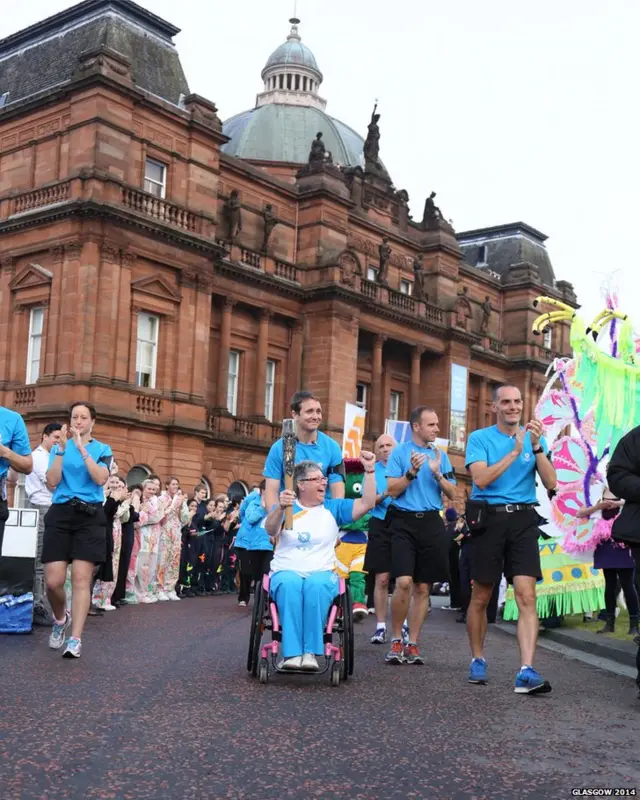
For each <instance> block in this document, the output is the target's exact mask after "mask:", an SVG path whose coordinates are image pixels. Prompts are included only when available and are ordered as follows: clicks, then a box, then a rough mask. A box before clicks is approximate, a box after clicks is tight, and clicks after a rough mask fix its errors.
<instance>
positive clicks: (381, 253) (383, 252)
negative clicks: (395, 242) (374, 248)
mask: <svg viewBox="0 0 640 800" xmlns="http://www.w3.org/2000/svg"><path fill="white" fill-rule="evenodd" d="M378 257H379V259H380V268H379V270H378V283H382V284H384V285H385V286H386V284H387V277H388V273H389V259H390V258H391V248H390V247H389V239H388V238H387V237H386V236H383V237H382V244H381V245H380V246H379V247H378Z"/></svg>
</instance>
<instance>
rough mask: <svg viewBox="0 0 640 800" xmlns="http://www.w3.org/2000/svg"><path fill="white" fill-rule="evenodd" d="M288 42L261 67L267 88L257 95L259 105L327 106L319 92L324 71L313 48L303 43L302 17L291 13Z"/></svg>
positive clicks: (257, 106) (277, 48) (322, 107)
mask: <svg viewBox="0 0 640 800" xmlns="http://www.w3.org/2000/svg"><path fill="white" fill-rule="evenodd" d="M289 22H290V24H291V30H290V31H289V35H288V36H287V40H286V42H283V44H281V45H280V46H279V47H276V49H275V50H274V51H273V53H271V55H270V56H269V58H268V59H267V63H266V64H265V66H264V69H263V70H262V80H263V81H264V91H263V92H261V94H259V95H258V96H257V97H256V108H259V107H260V106H264V105H268V104H269V103H283V104H285V105H294V106H311V107H312V108H320V109H324V108H325V107H326V105H327V101H326V100H324V99H323V98H322V97H320V95H319V94H318V89H319V87H320V84H321V83H322V73H321V72H320V69H319V68H318V63H317V61H316V58H315V56H314V55H313V53H312V52H311V50H310V49H309V48H308V47H307V46H306V45H305V44H303V43H302V39H301V38H300V34H299V32H298V25H299V24H300V20H299V19H298V18H297V17H291V19H290V20H289Z"/></svg>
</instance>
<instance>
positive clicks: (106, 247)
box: [100, 242, 120, 264]
mask: <svg viewBox="0 0 640 800" xmlns="http://www.w3.org/2000/svg"><path fill="white" fill-rule="evenodd" d="M119 256H120V249H119V248H118V246H117V245H115V244H113V243H112V242H102V244H101V245H100V257H101V258H102V260H103V261H109V262H111V263H112V264H117V263H118V261H119V260H120V259H119Z"/></svg>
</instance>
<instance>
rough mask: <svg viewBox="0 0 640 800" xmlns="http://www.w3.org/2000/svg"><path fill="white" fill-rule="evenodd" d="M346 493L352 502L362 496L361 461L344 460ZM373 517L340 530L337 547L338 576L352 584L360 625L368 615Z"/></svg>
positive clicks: (354, 610)
mask: <svg viewBox="0 0 640 800" xmlns="http://www.w3.org/2000/svg"><path fill="white" fill-rule="evenodd" d="M344 470H345V494H344V496H345V497H346V498H348V499H351V500H356V499H357V498H358V497H362V483H363V481H364V467H363V466H362V462H361V461H360V459H359V458H345V460H344ZM370 518H371V514H365V515H364V517H362V518H361V519H359V520H358V521H357V522H352V523H351V525H345V526H344V527H343V528H341V530H340V544H338V546H337V547H336V568H337V571H338V575H339V576H340V577H341V578H344V579H345V580H348V582H349V588H350V590H351V597H352V600H353V619H354V621H356V622H358V621H360V620H362V619H364V618H365V617H366V616H367V605H366V589H365V584H366V573H365V571H364V554H365V553H366V551H367V530H368V528H369V519H370Z"/></svg>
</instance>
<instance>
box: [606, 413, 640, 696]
mask: <svg viewBox="0 0 640 800" xmlns="http://www.w3.org/2000/svg"><path fill="white" fill-rule="evenodd" d="M607 483H608V485H609V489H610V491H611V492H612V493H613V495H614V496H615V497H617V498H619V499H620V500H624V501H625V503H624V506H623V507H622V509H621V511H620V514H619V515H618V516H617V517H616V519H615V521H614V523H613V528H612V529H611V538H612V539H614V540H615V541H617V542H622V543H623V544H626V546H627V547H628V548H629V550H631V555H632V556H633V560H634V563H635V568H636V573H638V572H639V571H640V426H638V427H637V428H634V429H633V430H632V431H630V432H629V433H627V434H626V436H623V437H622V439H620V441H619V442H618V444H617V446H616V449H615V450H614V451H613V455H612V456H611V460H610V461H609V467H608V469H607ZM634 642H635V643H636V644H637V645H638V651H637V653H636V667H637V675H636V684H637V686H638V690H639V691H638V699H640V636H636V637H635V639H634Z"/></svg>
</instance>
